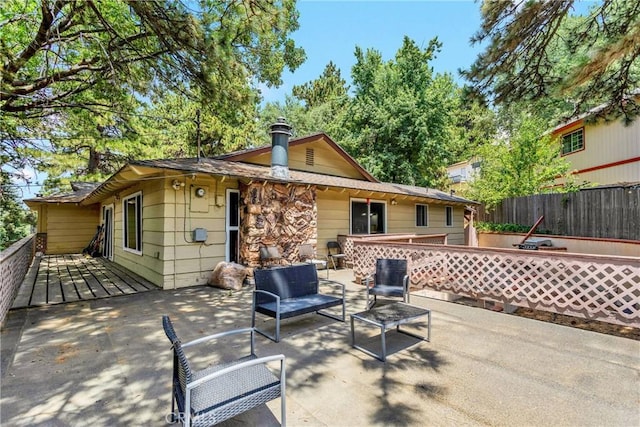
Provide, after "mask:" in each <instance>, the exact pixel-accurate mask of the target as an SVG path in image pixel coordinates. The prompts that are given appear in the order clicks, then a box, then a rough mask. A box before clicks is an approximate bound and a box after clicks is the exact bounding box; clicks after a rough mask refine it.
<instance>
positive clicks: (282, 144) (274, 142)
mask: <svg viewBox="0 0 640 427" xmlns="http://www.w3.org/2000/svg"><path fill="white" fill-rule="evenodd" d="M269 133H270V134H271V176H273V177H276V178H289V137H290V136H291V126H290V125H289V124H288V123H287V121H286V120H285V118H284V117H278V119H277V120H276V122H275V123H274V124H272V125H271V131H270V132H269Z"/></svg>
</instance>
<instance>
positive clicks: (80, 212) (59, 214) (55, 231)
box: [42, 204, 100, 254]
mask: <svg viewBox="0 0 640 427" xmlns="http://www.w3.org/2000/svg"><path fill="white" fill-rule="evenodd" d="M45 210H46V212H47V215H46V225H45V224H42V225H45V228H44V230H42V231H43V232H46V233H47V253H48V254H70V253H71V254H73V253H80V252H82V250H83V249H84V248H85V247H86V246H87V245H88V244H89V242H91V239H92V238H93V236H94V235H95V233H96V228H97V226H98V225H99V224H100V215H99V214H100V207H99V206H98V205H93V206H89V207H84V206H74V205H68V204H65V205H47V206H46V208H45ZM43 222H44V220H43Z"/></svg>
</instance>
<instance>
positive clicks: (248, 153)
mask: <svg viewBox="0 0 640 427" xmlns="http://www.w3.org/2000/svg"><path fill="white" fill-rule="evenodd" d="M319 139H321V140H323V141H324V142H325V143H327V144H328V145H329V146H330V147H331V148H333V150H334V151H335V152H336V153H338V154H339V155H340V156H342V158H344V160H345V161H346V162H347V163H349V164H350V165H351V166H352V167H353V168H355V169H356V170H357V171H358V172H360V174H362V176H363V177H364V178H365V179H366V180H368V181H371V182H380V181H379V180H377V179H376V178H375V177H374V176H373V175H371V174H370V173H369V172H368V171H367V170H366V169H365V168H363V167H362V166H361V165H360V163H358V162H357V161H356V160H355V159H354V158H353V157H351V156H350V155H349V153H347V152H346V151H345V150H344V149H343V148H342V147H341V146H340V145H338V144H337V143H336V142H335V141H334V140H332V139H331V138H330V137H329V135H327V134H326V133H324V132H318V133H314V134H311V135H307V136H304V137H301V138H292V139H290V140H289V147H295V146H297V145H304V144H309V143H313V142H316V141H318V140H319ZM270 151H271V144H267V145H263V146H260V147H255V148H246V149H244V150H239V151H234V152H232V153H227V154H223V155H220V156H216V157H213V159H216V160H229V161H234V162H243V161H247V160H249V159H250V158H253V157H255V156H257V155H260V154H266V153H268V152H270ZM249 163H251V162H249Z"/></svg>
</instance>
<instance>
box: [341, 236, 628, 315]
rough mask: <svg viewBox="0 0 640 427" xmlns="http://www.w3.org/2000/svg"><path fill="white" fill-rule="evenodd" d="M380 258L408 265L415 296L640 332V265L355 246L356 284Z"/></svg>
mask: <svg viewBox="0 0 640 427" xmlns="http://www.w3.org/2000/svg"><path fill="white" fill-rule="evenodd" d="M377 258H404V259H407V260H408V261H409V270H410V273H411V286H412V289H423V288H429V289H433V290H436V291H441V292H449V293H453V294H457V295H462V296H467V297H471V298H477V299H488V300H494V301H500V302H503V303H508V304H511V305H515V306H519V307H528V308H532V309H536V310H544V311H550V312H554V313H559V314H568V315H571V316H576V317H582V318H587V319H595V320H601V321H605V322H609V323H616V324H621V325H628V326H633V327H640V258H637V257H612V256H598V255H581V254H570V253H548V252H547V253H545V252H544V251H525V250H517V249H495V248H469V247H466V246H442V245H427V244H405V243H387V242H375V241H354V244H353V268H354V274H355V276H356V278H362V277H365V276H366V275H368V274H370V273H371V272H372V271H373V270H374V269H375V260H376V259H377Z"/></svg>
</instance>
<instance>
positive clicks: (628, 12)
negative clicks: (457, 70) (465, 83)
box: [463, 0, 640, 121]
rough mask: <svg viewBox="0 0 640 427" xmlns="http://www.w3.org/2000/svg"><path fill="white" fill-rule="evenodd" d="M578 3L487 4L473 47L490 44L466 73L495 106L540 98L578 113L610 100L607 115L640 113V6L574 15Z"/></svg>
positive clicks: (603, 5)
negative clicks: (637, 96)
mask: <svg viewBox="0 0 640 427" xmlns="http://www.w3.org/2000/svg"><path fill="white" fill-rule="evenodd" d="M575 3H576V1H575V0H558V1H519V2H508V1H484V2H483V3H482V8H481V11H482V19H483V21H482V26H481V28H480V30H479V31H478V33H477V34H476V35H475V36H474V38H473V39H472V41H473V42H475V43H479V42H488V44H487V47H486V49H485V51H484V52H483V53H482V54H481V55H479V57H478V58H477V60H476V61H475V63H474V64H473V66H472V67H471V68H470V70H467V71H465V72H464V73H463V74H464V75H465V76H466V77H467V78H468V79H469V80H470V81H471V82H472V83H473V86H474V88H475V89H476V90H478V91H480V92H482V93H485V94H488V95H492V96H493V97H494V99H495V102H496V103H497V104H502V105H510V104H512V103H513V102H522V101H525V102H528V101H535V100H541V101H543V102H545V103H547V104H549V105H548V107H549V108H556V109H558V110H562V113H563V115H565V116H573V115H576V114H578V113H581V112H585V111H587V110H588V109H589V108H590V107H593V106H594V105H598V104H600V103H604V102H607V103H608V105H607V106H606V107H605V108H604V109H602V110H601V111H600V115H602V116H604V117H615V116H618V117H619V116H623V117H624V118H625V119H626V120H627V121H630V120H632V119H633V118H634V117H635V116H637V115H638V114H639V113H640V106H639V105H638V102H637V99H635V98H634V97H630V95H631V94H632V92H633V91H634V90H635V89H636V88H638V86H639V85H640V59H639V58H640V50H639V49H638V46H639V45H640V2H638V1H627V0H602V1H600V2H594V4H593V6H592V8H591V11H590V12H589V14H588V15H587V16H572V11H573V10H574V4H575Z"/></svg>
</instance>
